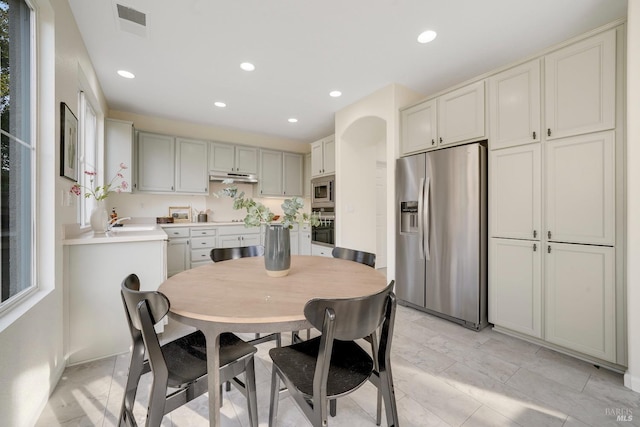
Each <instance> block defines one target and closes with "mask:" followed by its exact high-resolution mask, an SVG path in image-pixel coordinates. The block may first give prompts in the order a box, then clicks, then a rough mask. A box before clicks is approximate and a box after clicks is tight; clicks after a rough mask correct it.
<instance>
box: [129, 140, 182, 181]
mask: <svg viewBox="0 0 640 427" xmlns="http://www.w3.org/2000/svg"><path fill="white" fill-rule="evenodd" d="M134 187H135V189H136V190H137V191H148V192H173V191H175V139H174V137H172V136H168V135H159V134H153V133H147V132H139V133H138V179H137V182H136V184H134Z"/></svg>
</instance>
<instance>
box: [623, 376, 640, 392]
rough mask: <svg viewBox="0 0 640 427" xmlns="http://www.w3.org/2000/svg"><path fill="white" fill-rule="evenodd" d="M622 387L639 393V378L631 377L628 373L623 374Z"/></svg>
mask: <svg viewBox="0 0 640 427" xmlns="http://www.w3.org/2000/svg"><path fill="white" fill-rule="evenodd" d="M624 386H625V387H627V388H630V389H631V390H633V391H636V392H638V393H640V377H638V376H636V375H631V374H630V373H629V371H627V372H625V374H624Z"/></svg>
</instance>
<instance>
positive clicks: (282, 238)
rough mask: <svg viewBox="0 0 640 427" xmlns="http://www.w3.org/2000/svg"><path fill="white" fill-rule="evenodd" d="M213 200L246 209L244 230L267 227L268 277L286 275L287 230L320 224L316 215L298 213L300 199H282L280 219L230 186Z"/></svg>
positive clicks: (228, 181) (265, 254) (266, 254)
mask: <svg viewBox="0 0 640 427" xmlns="http://www.w3.org/2000/svg"><path fill="white" fill-rule="evenodd" d="M223 184H233V180H231V179H228V180H224V181H223ZM214 195H215V196H216V197H230V198H232V199H233V209H235V210H241V209H245V210H246V212H247V214H246V215H245V217H244V225H245V227H259V226H260V225H262V224H266V231H265V245H264V262H265V268H266V271H267V274H268V275H269V276H271V277H282V276H286V275H287V274H289V269H290V267H291V239H290V235H289V230H290V229H291V228H293V226H294V224H296V223H303V222H309V224H310V225H311V226H314V225H318V224H320V219H319V218H318V216H317V215H315V214H309V213H306V212H301V211H300V210H301V209H302V208H303V207H304V201H303V200H302V199H301V198H300V197H293V198H291V199H285V200H284V202H283V203H282V205H281V207H282V211H283V213H284V215H283V216H282V218H280V216H279V215H275V214H274V213H273V212H271V210H270V209H269V208H268V207H266V206H265V205H263V204H262V203H260V202H256V201H255V200H253V199H252V198H250V197H246V196H245V193H244V191H239V190H238V188H237V187H235V186H230V187H226V188H223V189H222V190H220V191H219V192H217V193H214Z"/></svg>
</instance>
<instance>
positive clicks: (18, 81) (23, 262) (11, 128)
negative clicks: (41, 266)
mask: <svg viewBox="0 0 640 427" xmlns="http://www.w3.org/2000/svg"><path fill="white" fill-rule="evenodd" d="M33 28H34V13H33V10H32V9H31V7H29V5H28V4H27V3H26V2H25V1H24V0H6V1H5V0H0V89H1V90H0V121H1V131H0V156H1V162H2V163H1V168H2V170H1V173H2V176H1V182H0V226H1V227H0V233H1V239H0V240H1V248H0V252H1V254H2V266H1V267H0V276H1V277H2V287H1V289H0V296H1V299H0V310H1V309H3V308H6V307H7V306H8V305H9V304H10V303H11V302H13V301H15V300H17V299H19V298H20V296H21V295H25V294H26V293H27V292H28V291H29V290H30V289H33V288H34V287H35V281H34V276H35V275H34V264H35V262H34V255H33V253H34V251H33V248H34V241H35V239H34V229H35V227H34V219H35V215H34V199H35V146H34V141H33V139H32V138H33V135H34V133H35V132H34V131H33V129H34V114H33V97H32V95H33V94H34V93H35V89H34V87H33V86H34V83H33V82H34V79H33V67H32V61H33V59H32V58H33V53H34V52H35V48H34V46H33V40H34V35H33Z"/></svg>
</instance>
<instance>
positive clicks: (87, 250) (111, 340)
mask: <svg viewBox="0 0 640 427" xmlns="http://www.w3.org/2000/svg"><path fill="white" fill-rule="evenodd" d="M166 256H167V246H166V242H165V241H164V240H157V241H143V242H126V243H105V244H91V245H72V246H65V247H64V259H65V264H66V266H65V269H66V272H65V288H64V302H65V303H64V305H65V307H67V309H66V315H65V321H64V327H65V335H66V336H67V337H68V341H67V348H66V354H67V355H68V357H69V361H68V364H69V365H75V364H78V363H84V362H89V361H92V360H96V359H101V358H104V357H108V356H113V355H116V354H121V353H126V352H127V351H129V347H130V346H131V334H130V333H129V327H128V325H127V320H126V318H125V315H124V311H123V310H124V309H123V306H122V298H121V297H120V284H121V283H122V281H123V280H124V278H125V277H127V276H128V275H129V274H131V273H135V274H137V275H138V277H139V278H140V284H141V287H142V290H145V291H147V290H150V291H151V290H156V289H158V286H160V284H161V283H162V282H163V281H164V280H165V279H166V276H165V262H166ZM115 259H117V262H105V260H115Z"/></svg>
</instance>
